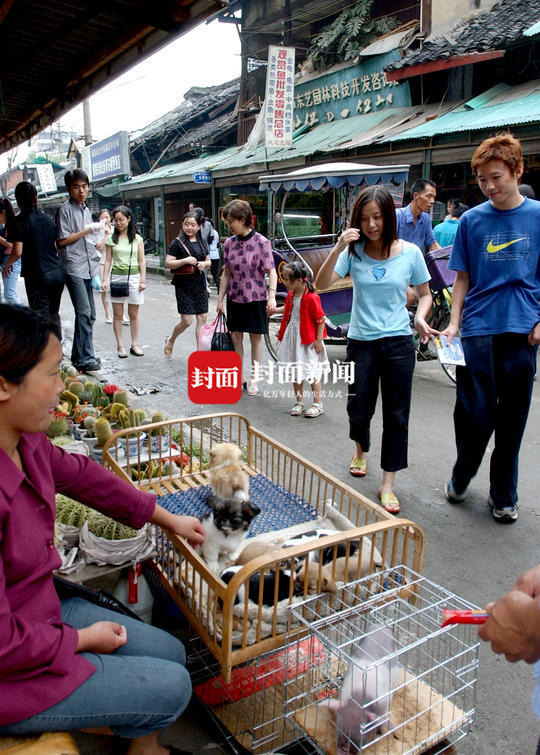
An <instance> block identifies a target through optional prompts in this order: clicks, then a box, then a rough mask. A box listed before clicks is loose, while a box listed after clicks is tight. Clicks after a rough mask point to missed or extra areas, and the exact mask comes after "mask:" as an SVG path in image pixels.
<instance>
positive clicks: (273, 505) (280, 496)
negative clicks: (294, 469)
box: [158, 474, 317, 537]
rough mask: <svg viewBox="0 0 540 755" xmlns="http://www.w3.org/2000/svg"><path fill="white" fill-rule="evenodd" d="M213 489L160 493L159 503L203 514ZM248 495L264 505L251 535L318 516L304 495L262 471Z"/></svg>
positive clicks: (175, 510) (170, 508) (176, 510)
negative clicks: (263, 473)
mask: <svg viewBox="0 0 540 755" xmlns="http://www.w3.org/2000/svg"><path fill="white" fill-rule="evenodd" d="M211 493H212V487H211V486H210V485H201V486H199V487H197V488H190V489H189V490H183V491H178V492H177V493H169V494H168V495H164V496H161V497H160V498H159V499H158V503H159V505H160V506H163V508H165V509H167V510H168V511H171V512H172V513H173V514H184V515H186V516H196V517H202V516H204V515H205V514H206V513H208V512H209V511H210V506H208V504H207V503H206V498H207V497H208V496H209V495H210V494H211ZM249 497H250V500H251V501H253V503H256V504H257V506H258V507H259V508H260V509H261V513H260V514H258V515H257V516H256V517H255V519H254V520H253V521H252V523H251V526H250V528H249V531H248V535H247V536H248V537H253V536H254V535H260V534H262V533H263V532H272V531H273V530H282V529H285V528H286V527H292V526H293V525H295V524H301V523H302V522H309V521H312V520H313V519H316V518H317V511H316V510H315V509H314V508H312V507H311V506H310V505H309V504H308V503H307V502H306V501H304V499H303V498H301V497H300V496H299V495H295V494H294V493H289V491H288V490H286V489H285V488H282V487H281V485H277V484H276V483H275V482H272V480H269V479H268V477H265V475H262V474H259V475H256V476H255V477H250V479H249Z"/></svg>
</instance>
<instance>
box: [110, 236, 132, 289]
mask: <svg viewBox="0 0 540 755" xmlns="http://www.w3.org/2000/svg"><path fill="white" fill-rule="evenodd" d="M132 257H133V241H132V242H131V252H130V255H129V268H128V278H127V281H111V283H110V291H111V297H113V296H114V297H117V296H129V277H130V275H131V258H132Z"/></svg>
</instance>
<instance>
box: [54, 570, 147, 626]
mask: <svg viewBox="0 0 540 755" xmlns="http://www.w3.org/2000/svg"><path fill="white" fill-rule="evenodd" d="M53 581H54V587H55V589H56V594H57V595H58V597H59V598H60V600H68V599H69V598H83V599H84V600H87V601H88V602H89V603H93V604H94V605H96V606H101V607H102V608H108V609H109V611H115V612H116V613H120V614H123V615H124V616H129V617H130V618H132V619H137V621H142V619H141V617H140V616H137V614H136V613H134V612H133V611H132V610H131V609H129V608H128V607H127V606H126V605H124V604H123V603H122V602H121V601H119V600H118V599H117V598H115V597H114V595H111V594H110V593H109V592H107V591H106V590H103V589H101V588H100V589H94V588H92V587H86V586H85V585H79V584H77V583H75V582H71V581H70V580H69V579H65V578H64V577H60V576H59V575H58V574H54V575H53Z"/></svg>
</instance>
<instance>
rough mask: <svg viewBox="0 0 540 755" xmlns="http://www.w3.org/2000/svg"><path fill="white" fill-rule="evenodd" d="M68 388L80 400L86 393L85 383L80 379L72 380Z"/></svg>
mask: <svg viewBox="0 0 540 755" xmlns="http://www.w3.org/2000/svg"><path fill="white" fill-rule="evenodd" d="M66 388H67V389H68V391H71V393H74V394H75V395H76V396H77V397H78V399H79V400H80V398H81V396H82V395H83V393H84V384H83V383H81V381H80V380H71V381H70V382H69V383H68V385H67V386H66Z"/></svg>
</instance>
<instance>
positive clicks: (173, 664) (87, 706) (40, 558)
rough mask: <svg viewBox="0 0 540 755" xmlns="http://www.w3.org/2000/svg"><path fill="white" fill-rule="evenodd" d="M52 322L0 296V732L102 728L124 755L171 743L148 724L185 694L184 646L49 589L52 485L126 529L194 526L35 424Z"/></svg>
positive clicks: (175, 710)
mask: <svg viewBox="0 0 540 755" xmlns="http://www.w3.org/2000/svg"><path fill="white" fill-rule="evenodd" d="M55 327H56V326H55V323H54V322H53V321H52V320H48V319H45V318H43V317H41V316H40V315H38V314H37V313H36V312H34V311H32V310H30V309H27V308H26V307H14V306H7V305H4V304H2V305H0V735H1V734H35V733H39V732H42V731H55V730H66V729H83V728H84V729H88V727H92V728H93V729H94V730H95V729H96V728H97V729H99V731H100V733H104V727H105V733H107V732H108V733H112V734H116V735H117V736H120V737H125V738H127V739H130V740H132V741H131V742H130V744H129V748H128V750H127V752H128V753H129V754H130V755H139V754H141V755H142V754H143V753H145V754H147V755H160V753H167V752H174V751H175V750H174V748H173V749H168V748H165V747H162V746H161V745H160V744H159V741H158V738H157V732H158V730H159V729H161V728H163V727H165V726H168V725H169V724H171V723H172V722H173V721H175V720H176V719H177V718H178V716H179V715H180V714H181V713H182V712H183V710H184V709H185V707H186V706H187V704H188V702H189V698H190V696H191V682H190V679H189V674H188V672H187V671H186V669H185V666H184V663H185V651H184V648H183V646H182V644H181V643H180V642H179V641H178V640H177V639H176V638H174V637H172V636H171V635H169V634H167V633H166V632H163V631H161V630H160V629H157V628H155V627H152V626H149V625H148V624H144V623H143V622H139V621H136V620H134V619H130V618H129V617H127V616H122V617H121V618H120V617H119V614H116V613H113V612H111V611H109V610H107V609H104V608H102V607H101V606H96V605H93V604H91V603H89V602H87V601H85V600H82V599H80V598H70V599H67V600H62V601H60V600H59V598H58V596H57V594H56V591H55V588H54V583H53V570H54V569H57V568H58V567H59V566H60V558H59V556H58V553H57V551H56V549H55V547H54V518H55V497H54V496H55V493H56V492H62V493H64V494H66V495H68V496H71V497H73V498H75V499H77V500H80V501H82V502H83V503H86V504H88V505H90V506H92V507H93V508H95V509H97V510H99V511H101V512H103V513H105V514H107V515H109V516H114V518H115V519H117V520H118V521H120V522H123V523H126V524H129V525H130V526H132V527H135V528H140V527H142V526H143V525H144V524H145V523H146V522H148V521H151V522H154V523H156V524H159V525H160V526H162V527H166V528H167V529H169V530H170V531H172V532H175V533H176V534H178V535H180V536H182V537H185V538H186V539H187V540H188V542H189V543H191V544H192V545H196V544H200V543H202V542H203V541H204V529H203V527H202V525H201V523H200V522H199V520H198V519H195V518H194V517H182V516H175V515H173V514H170V513H169V512H167V511H165V510H164V509H163V508H161V507H160V506H158V505H157V504H156V498H155V496H153V495H150V494H148V493H144V492H142V491H140V490H137V489H136V488H135V487H133V486H131V485H130V484H129V483H126V482H125V481H123V480H121V479H120V478H119V477H116V476H115V475H113V474H112V473H111V472H109V471H107V470H106V469H104V468H103V467H101V466H100V465H99V464H97V463H96V462H94V461H91V460H90V459H88V458H87V457H85V456H80V455H77V454H71V455H70V454H67V453H65V452H64V451H63V450H62V449H61V448H58V447H57V446H53V445H52V444H51V443H50V442H49V440H48V438H47V436H46V435H45V434H44V430H45V429H46V428H47V427H48V425H49V422H50V418H51V414H52V412H53V411H54V407H55V405H56V403H57V401H58V397H59V395H60V392H61V391H62V389H63V385H62V381H61V379H60V377H59V375H58V365H59V362H60V360H61V358H62V348H61V344H60V341H59V340H58V338H57V337H56V335H55ZM119 619H120V621H121V623H119Z"/></svg>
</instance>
